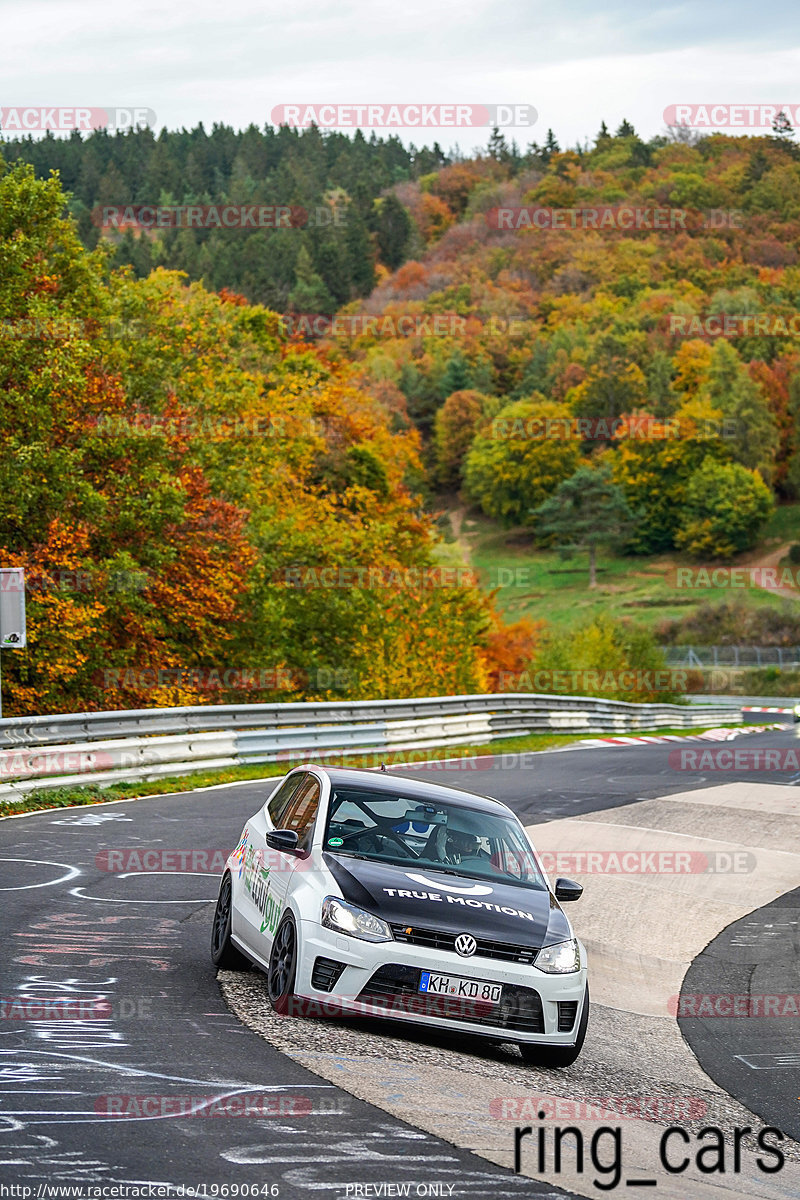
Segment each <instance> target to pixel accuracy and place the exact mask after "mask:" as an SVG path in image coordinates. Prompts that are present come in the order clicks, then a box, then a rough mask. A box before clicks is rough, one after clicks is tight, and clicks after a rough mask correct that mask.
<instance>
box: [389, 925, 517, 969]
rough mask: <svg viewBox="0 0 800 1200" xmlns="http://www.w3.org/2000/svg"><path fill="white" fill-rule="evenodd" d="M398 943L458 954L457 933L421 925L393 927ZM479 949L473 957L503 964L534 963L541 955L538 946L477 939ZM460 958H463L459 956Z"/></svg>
mask: <svg viewBox="0 0 800 1200" xmlns="http://www.w3.org/2000/svg"><path fill="white" fill-rule="evenodd" d="M392 933H393V935H394V940H395V941H396V942H406V943H407V944H408V945H410V946H428V947H429V948H430V949H431V950H450V951H452V952H453V954H455V953H456V938H457V937H458V934H456V933H446V932H444V931H443V930H440V929H423V928H421V927H420V926H419V925H414V926H410V925H392ZM476 941H477V943H478V949H477V950H476V951H475V954H474V956H473V957H475V958H494V959H502V961H503V962H516V963H532V962H533V960H534V959H535V958H536V955H537V954H538V953H539V947H538V946H518V945H515V944H514V943H512V942H494V941H491V940H490V939H488V938H476ZM459 957H461V956H460V955H459Z"/></svg>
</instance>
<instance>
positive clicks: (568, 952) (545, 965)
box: [533, 938, 581, 975]
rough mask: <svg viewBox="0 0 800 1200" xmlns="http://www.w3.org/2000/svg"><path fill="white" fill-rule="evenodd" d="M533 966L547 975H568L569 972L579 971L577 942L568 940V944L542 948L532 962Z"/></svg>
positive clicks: (561, 943)
mask: <svg viewBox="0 0 800 1200" xmlns="http://www.w3.org/2000/svg"><path fill="white" fill-rule="evenodd" d="M533 965H534V966H535V967H538V968H539V970H540V971H546V972H547V974H548V975H568V974H569V972H570V971H579V970H580V968H581V952H580V950H579V949H578V942H577V940H576V939H575V938H570V939H569V941H568V942H556V944H555V946H544V947H543V948H542V949H541V950H540V951H539V953H538V954H537V955H536V958H535V959H534V960H533Z"/></svg>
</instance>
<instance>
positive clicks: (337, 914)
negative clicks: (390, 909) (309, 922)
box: [322, 896, 393, 942]
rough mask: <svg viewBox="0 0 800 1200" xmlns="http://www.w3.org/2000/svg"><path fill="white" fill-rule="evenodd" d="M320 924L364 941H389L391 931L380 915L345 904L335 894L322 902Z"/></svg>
mask: <svg viewBox="0 0 800 1200" xmlns="http://www.w3.org/2000/svg"><path fill="white" fill-rule="evenodd" d="M322 924H323V925H324V926H325V928H326V929H335V930H336V932H337V933H347V934H349V935H350V937H357V938H361V939H362V940H363V941H365V942H391V941H392V940H393V938H392V931H391V929H390V928H389V926H388V925H387V924H386V922H385V921H382V920H381V919H380V917H376V916H373V914H372V913H370V912H367V911H366V910H365V909H363V908H356V907H355V905H354V904H345V902H344V900H337V899H336V897H335V896H326V897H325V899H324V900H323V902H322Z"/></svg>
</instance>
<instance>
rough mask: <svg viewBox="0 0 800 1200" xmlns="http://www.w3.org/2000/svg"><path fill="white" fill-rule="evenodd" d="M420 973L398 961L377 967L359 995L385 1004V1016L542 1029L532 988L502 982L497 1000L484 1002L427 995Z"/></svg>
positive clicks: (522, 1030) (524, 1030)
mask: <svg viewBox="0 0 800 1200" xmlns="http://www.w3.org/2000/svg"><path fill="white" fill-rule="evenodd" d="M420 975H421V971H420V970H419V969H418V968H417V967H408V966H403V965H401V964H400V963H392V964H389V965H387V966H384V967H380V968H379V969H378V970H377V971H376V972H375V974H374V975H373V976H372V978H371V979H370V980H369V982H368V983H367V985H366V986H365V987H364V988H363V989H362V991H361V993H360V995H359V997H358V998H359V1000H369V1001H371V1002H372V1003H376V1002H377V1003H379V1004H384V1005H385V1007H386V1016H387V1017H390V1016H391V1015H392V1013H393V1012H394V1013H398V1012H402V1013H413V1014H414V1015H415V1016H419V1017H446V1018H447V1020H449V1021H469V1022H470V1023H471V1024H473V1025H483V1026H485V1027H487V1028H492V1029H498V1030H500V1029H502V1030H514V1031H515V1032H519V1033H544V1015H543V1013H542V1001H541V998H540V996H539V993H538V992H537V991H535V990H534V989H533V988H526V987H517V986H516V985H514V984H508V983H504V984H503V991H502V992H501V994H500V1002H499V1004H487V1003H486V1002H485V1001H483V1002H482V1001H480V1000H468V999H466V998H463V997H457V996H429V995H428V994H427V993H426V992H420V990H419V981H420Z"/></svg>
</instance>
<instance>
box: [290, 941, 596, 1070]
mask: <svg viewBox="0 0 800 1200" xmlns="http://www.w3.org/2000/svg"><path fill="white" fill-rule="evenodd" d="M579 944H580V943H579ZM580 951H581V968H580V970H579V971H575V972H573V973H571V974H569V975H548V974H546V973H545V972H544V971H539V970H537V969H536V967H534V966H532V965H530V964H522V963H512V962H498V961H494V960H492V959H489V958H483V957H481V956H480V955H479V954H475V955H473V956H472V957H470V958H463V957H461V956H460V955H458V954H456V953H455V952H451V953H447V952H444V951H442V950H440V949H439V950H433V949H429V948H427V947H424V946H417V945H408V944H405V943H402V942H397V941H392V942H362V941H360V940H359V939H357V938H350V937H346V936H345V935H342V934H337V933H335V932H334V931H333V930H328V929H325V928H323V927H322V926H321V925H319V923H318V922H314V921H302V922H301V929H300V958H299V961H298V964H297V976H296V980H295V995H296V996H297V997H298V998H299V1002H298V1003H297V1005H296V1006H294V1011H295V1012H296V1013H297V1015H308V1016H333V1015H336V1014H337V1013H339V1014H357V1015H359V1016H370V1017H384V1018H390V1019H392V1020H398V1021H409V1022H412V1023H414V1024H418V1025H425V1026H436V1027H437V1028H441V1029H450V1030H454V1031H460V1032H468V1033H474V1034H477V1035H478V1036H482V1037H489V1038H492V1039H493V1040H503V1041H512V1042H531V1043H539V1044H541V1045H552V1046H572V1045H574V1044H575V1038H576V1032H577V1028H578V1024H579V1021H580V1016H581V1011H582V1006H583V1002H584V996H585V991H586V951H585V949H584V947H583V946H582V945H581V947H580ZM319 959H323V960H325V962H326V963H329V964H340V966H341V969H340V970H339V969H338V968H337V970H333V969H332V968H330V967H326V966H325V965H324V964H323V965H321V964H319V963H318V960H319ZM315 967H316V970H315ZM422 971H433V972H436V973H439V974H445V975H452V976H455V977H457V978H459V979H468V980H474V981H476V982H478V983H500V984H502V985H503V991H502V994H501V998H500V1003H499V1004H496V1005H492V1004H487V1003H485V1002H481V1001H480V1000H466V999H465V1000H457V999H456V998H455V997H449V996H432V995H431V996H429V995H427V994H426V993H424V992H420V991H419V980H420V974H421V972H422ZM315 984H316V985H317V986H315ZM304 1002H305V1003H304Z"/></svg>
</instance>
